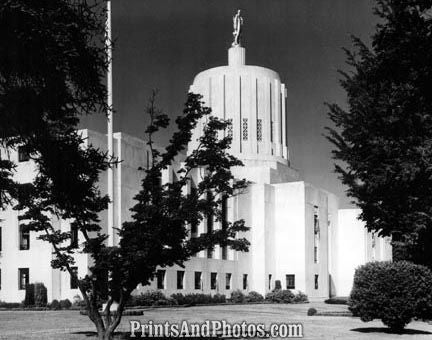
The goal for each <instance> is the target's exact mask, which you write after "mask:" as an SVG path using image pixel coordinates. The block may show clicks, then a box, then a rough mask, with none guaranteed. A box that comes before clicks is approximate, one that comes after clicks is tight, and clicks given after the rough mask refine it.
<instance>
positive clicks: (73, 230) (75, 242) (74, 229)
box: [71, 224, 78, 248]
mask: <svg viewBox="0 0 432 340" xmlns="http://www.w3.org/2000/svg"><path fill="white" fill-rule="evenodd" d="M71 247H73V248H78V226H77V225H76V224H71Z"/></svg>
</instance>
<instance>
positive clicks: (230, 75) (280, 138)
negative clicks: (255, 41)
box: [189, 45, 289, 165]
mask: <svg viewBox="0 0 432 340" xmlns="http://www.w3.org/2000/svg"><path fill="white" fill-rule="evenodd" d="M245 54H246V53H245V48H243V47H241V46H239V45H236V46H233V47H231V48H230V49H229V50H228V65H227V66H219V67H215V68H211V69H208V70H205V71H203V72H200V73H199V74H197V75H196V77H195V79H194V81H193V84H192V85H191V87H190V92H193V93H199V94H201V95H202V96H203V101H204V102H205V105H207V106H209V107H210V108H211V109H212V114H213V115H214V116H216V117H219V118H222V119H226V120H229V121H230V122H231V123H232V125H231V126H230V127H228V128H227V130H226V132H225V133H227V134H229V135H230V136H232V144H231V149H230V153H231V154H233V155H234V156H236V157H237V158H239V159H241V160H242V161H259V160H262V161H277V162H280V163H283V164H285V165H287V164H288V158H289V155H288V148H287V133H286V130H287V129H286V123H287V122H286V105H285V101H286V89H285V84H283V83H281V80H280V77H279V75H278V74H277V73H276V72H275V71H273V70H270V69H268V68H265V67H260V66H252V65H246V63H245V59H246V58H245ZM203 126H204V122H199V124H198V125H197V128H196V130H195V131H194V135H193V138H192V141H191V143H190V145H189V150H194V149H195V147H196V146H197V141H196V140H197V139H198V138H199V137H200V135H201V134H202V131H203Z"/></svg>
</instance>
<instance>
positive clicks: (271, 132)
mask: <svg viewBox="0 0 432 340" xmlns="http://www.w3.org/2000/svg"><path fill="white" fill-rule="evenodd" d="M270 142H272V143H273V121H271V122H270ZM272 151H273V150H272Z"/></svg>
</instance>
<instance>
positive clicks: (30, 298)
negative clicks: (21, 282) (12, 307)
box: [24, 283, 35, 307]
mask: <svg viewBox="0 0 432 340" xmlns="http://www.w3.org/2000/svg"><path fill="white" fill-rule="evenodd" d="M34 305H35V285H34V284H33V283H29V284H28V285H27V286H26V288H25V297H24V306H26V307H28V306H34Z"/></svg>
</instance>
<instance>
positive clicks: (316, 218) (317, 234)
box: [313, 205, 320, 263]
mask: <svg viewBox="0 0 432 340" xmlns="http://www.w3.org/2000/svg"><path fill="white" fill-rule="evenodd" d="M313 220H314V222H313V223H314V225H313V227H314V263H318V259H319V239H320V225H319V210H318V207H317V206H316V205H315V206H314V217H313Z"/></svg>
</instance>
